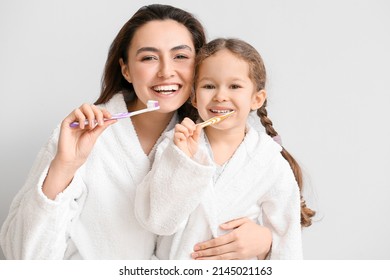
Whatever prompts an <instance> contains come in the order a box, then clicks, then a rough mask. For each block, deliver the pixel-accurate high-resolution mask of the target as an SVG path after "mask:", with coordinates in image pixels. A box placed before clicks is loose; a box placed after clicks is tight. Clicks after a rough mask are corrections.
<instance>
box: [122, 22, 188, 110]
mask: <svg viewBox="0 0 390 280" xmlns="http://www.w3.org/2000/svg"><path fill="white" fill-rule="evenodd" d="M194 58H195V47H194V44H193V42H192V37H191V34H190V32H189V31H188V29H187V28H186V27H185V26H184V25H182V24H180V23H178V22H176V21H174V20H163V21H157V20H156V21H151V22H148V23H146V24H145V25H143V26H141V27H140V28H139V29H138V30H137V31H136V32H135V34H134V37H133V40H132V42H131V44H130V47H129V50H128V61H127V63H126V64H125V63H124V62H123V61H122V59H121V61H120V64H121V69H122V74H123V76H124V77H125V78H126V80H127V81H128V82H130V83H132V84H133V87H134V90H135V92H136V94H137V97H138V103H137V104H136V107H144V106H145V104H146V102H147V101H148V100H157V101H158V102H159V105H160V108H161V109H160V110H159V112H162V113H170V112H174V111H176V110H177V109H178V108H179V107H180V106H181V105H183V104H184V103H185V102H186V101H187V100H188V98H189V96H190V92H191V85H192V78H193V71H194ZM139 101H140V102H139Z"/></svg>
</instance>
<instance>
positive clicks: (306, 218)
mask: <svg viewBox="0 0 390 280" xmlns="http://www.w3.org/2000/svg"><path fill="white" fill-rule="evenodd" d="M266 106H267V100H265V102H264V104H263V106H261V107H260V108H259V109H258V110H257V115H258V116H259V117H260V122H261V124H262V125H263V126H264V128H265V131H266V133H267V134H268V135H269V136H271V137H275V136H277V135H278V133H277V132H276V130H275V129H274V127H273V125H272V121H271V119H270V118H269V117H268V113H267V109H266ZM281 154H282V156H283V157H284V158H285V159H286V160H287V161H288V163H289V164H290V166H291V169H292V171H293V173H294V177H295V180H296V181H297V184H298V187H299V193H300V198H301V226H303V227H308V226H310V225H311V224H312V219H311V218H312V217H313V216H314V215H315V211H313V210H312V209H310V208H308V207H307V206H306V201H305V200H304V198H303V196H302V188H303V179H302V177H303V176H302V170H301V168H300V166H299V164H298V162H297V161H296V160H295V159H294V158H293V157H292V156H291V155H290V153H289V152H288V151H287V150H286V149H285V148H284V147H283V146H282V151H281Z"/></svg>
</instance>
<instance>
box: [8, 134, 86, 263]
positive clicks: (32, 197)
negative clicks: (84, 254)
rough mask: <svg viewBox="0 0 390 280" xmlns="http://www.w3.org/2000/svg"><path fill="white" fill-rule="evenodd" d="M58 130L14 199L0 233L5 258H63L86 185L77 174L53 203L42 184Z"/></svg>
mask: <svg viewBox="0 0 390 280" xmlns="http://www.w3.org/2000/svg"><path fill="white" fill-rule="evenodd" d="M58 134H59V129H58V128H57V129H56V130H55V131H54V133H53V135H52V136H51V138H50V139H49V141H48V143H47V144H46V145H45V146H44V147H43V148H42V149H41V151H40V152H39V154H38V156H37V158H36V160H35V163H34V164H33V167H32V169H31V170H30V173H29V175H28V177H27V180H26V182H25V184H24V186H23V188H22V189H21V190H20V191H19V193H18V194H17V195H16V197H15V198H14V200H13V202H12V204H11V207H10V210H9V214H8V217H7V218H6V220H5V222H4V224H3V226H2V228H1V232H0V242H1V247H2V249H3V252H4V255H5V257H6V258H7V259H62V258H63V256H64V252H65V250H66V246H67V239H68V237H69V228H70V224H71V221H72V219H73V218H74V217H75V216H76V215H77V214H78V213H79V209H80V205H79V204H80V202H81V200H82V199H81V197H82V194H83V190H85V186H84V183H83V181H82V180H81V178H80V176H79V174H76V175H75V177H74V178H73V181H72V183H71V184H70V185H69V186H68V187H67V189H65V190H64V192H63V193H60V194H59V195H58V196H57V198H56V199H55V200H50V199H48V198H47V197H46V196H45V195H44V194H43V192H42V185H43V182H44V180H45V178H46V174H47V172H48V168H49V165H50V162H51V160H52V159H53V157H54V155H55V152H56V149H57V142H58Z"/></svg>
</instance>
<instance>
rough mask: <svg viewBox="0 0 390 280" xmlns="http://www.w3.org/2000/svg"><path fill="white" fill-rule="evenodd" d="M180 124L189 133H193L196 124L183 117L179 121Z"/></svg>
mask: <svg viewBox="0 0 390 280" xmlns="http://www.w3.org/2000/svg"><path fill="white" fill-rule="evenodd" d="M181 125H183V126H184V127H186V128H187V130H188V132H189V135H193V133H194V131H195V129H196V125H195V123H194V122H193V121H192V120H191V119H190V118H184V120H183V121H182V122H181Z"/></svg>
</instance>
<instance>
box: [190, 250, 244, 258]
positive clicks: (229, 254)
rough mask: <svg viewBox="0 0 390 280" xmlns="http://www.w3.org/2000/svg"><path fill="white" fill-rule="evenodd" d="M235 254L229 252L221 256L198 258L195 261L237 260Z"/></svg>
mask: <svg viewBox="0 0 390 280" xmlns="http://www.w3.org/2000/svg"><path fill="white" fill-rule="evenodd" d="M238 259H239V258H238V257H237V254H236V253H235V252H229V253H226V254H222V255H217V256H210V257H199V258H195V260H238Z"/></svg>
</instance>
